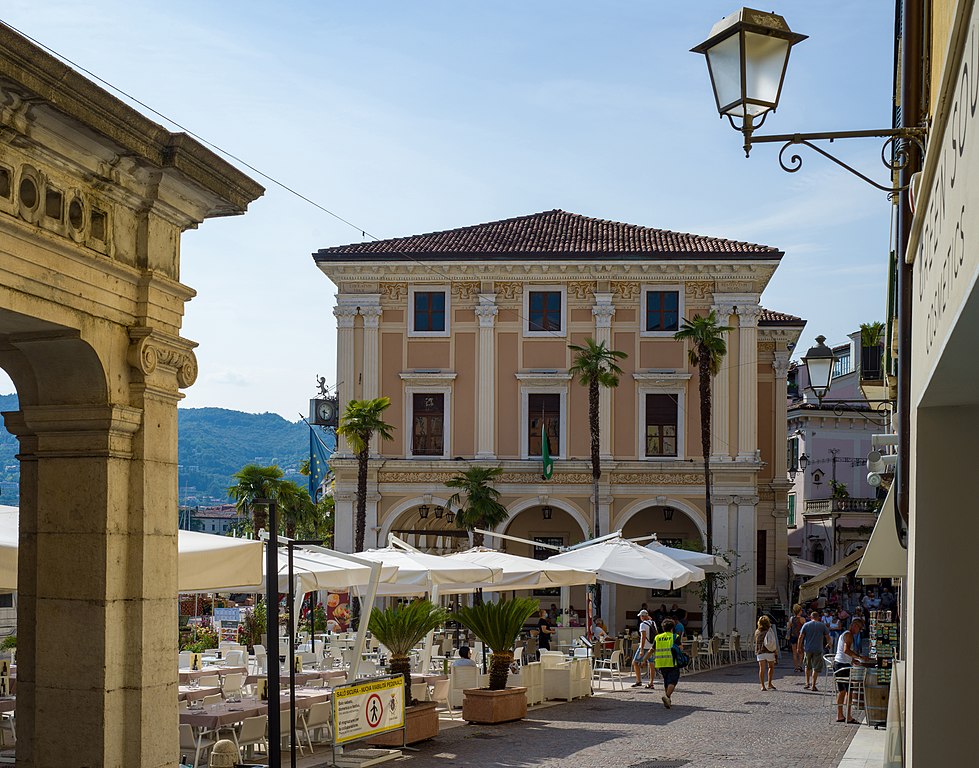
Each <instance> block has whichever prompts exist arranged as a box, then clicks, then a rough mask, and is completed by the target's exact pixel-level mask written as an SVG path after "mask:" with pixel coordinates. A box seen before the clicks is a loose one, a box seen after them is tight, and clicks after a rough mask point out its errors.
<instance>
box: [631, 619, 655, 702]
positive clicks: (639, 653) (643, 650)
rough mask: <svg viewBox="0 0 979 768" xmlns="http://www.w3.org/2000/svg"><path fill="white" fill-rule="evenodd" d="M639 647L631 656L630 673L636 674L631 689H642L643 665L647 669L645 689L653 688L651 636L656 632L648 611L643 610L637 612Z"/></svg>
mask: <svg viewBox="0 0 979 768" xmlns="http://www.w3.org/2000/svg"><path fill="white" fill-rule="evenodd" d="M638 619H639V646H638V647H637V648H636V652H635V654H633V656H632V671H633V672H635V673H636V682H634V683H633V684H632V687H633V688H642V668H643V665H644V664H645V665H646V667H648V668H649V684H648V685H647V686H646V687H647V688H655V687H656V686H655V685H654V681H655V679H656V668H655V666H654V664H653V662H654V659H653V635H654V634H655V632H656V625H654V624H653V620H652V619H651V618H649V611H647V610H646V609H645V608H643V609H642V610H641V611H639V615H638Z"/></svg>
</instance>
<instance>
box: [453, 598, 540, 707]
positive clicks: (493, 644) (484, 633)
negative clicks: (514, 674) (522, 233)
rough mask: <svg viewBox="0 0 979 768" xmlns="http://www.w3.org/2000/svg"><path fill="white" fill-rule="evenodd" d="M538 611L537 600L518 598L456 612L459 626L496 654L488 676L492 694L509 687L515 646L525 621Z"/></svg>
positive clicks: (493, 656) (491, 659)
mask: <svg viewBox="0 0 979 768" xmlns="http://www.w3.org/2000/svg"><path fill="white" fill-rule="evenodd" d="M538 610H540V602H538V601H537V600H534V599H533V598H531V597H518V598H515V599H514V600H501V601H500V602H498V603H485V604H483V605H474V606H472V607H471V608H460V609H459V610H458V611H456V614H455V617H456V619H458V620H459V623H460V624H462V625H464V626H465V627H467V628H468V629H470V630H472V632H473V634H474V635H476V637H478V638H479V639H480V640H482V641H483V642H484V643H485V644H486V645H487V646H488V647H489V649H490V650H491V651H492V652H493V655H492V656H490V673H489V689H490V690H491V691H502V690H503V689H505V688H506V681H507V676H508V675H509V673H510V664H511V663H512V662H513V646H514V644H515V643H516V642H517V637H518V636H519V635H520V632H521V631H523V625H524V622H525V621H527V619H529V618H530V617H531V616H533V615H534V614H535V613H536V612H537V611H538Z"/></svg>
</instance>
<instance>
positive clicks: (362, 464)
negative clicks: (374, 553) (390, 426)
mask: <svg viewBox="0 0 979 768" xmlns="http://www.w3.org/2000/svg"><path fill="white" fill-rule="evenodd" d="M369 458H370V440H369V439H368V440H365V441H364V450H362V451H359V452H358V453H357V519H356V522H355V525H356V528H355V539H354V552H363V551H364V529H365V528H366V527H367V461H368V459H369Z"/></svg>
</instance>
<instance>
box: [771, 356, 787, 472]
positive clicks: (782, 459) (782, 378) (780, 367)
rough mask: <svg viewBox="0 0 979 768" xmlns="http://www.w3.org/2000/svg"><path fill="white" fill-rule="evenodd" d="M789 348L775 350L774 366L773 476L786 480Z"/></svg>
mask: <svg viewBox="0 0 979 768" xmlns="http://www.w3.org/2000/svg"><path fill="white" fill-rule="evenodd" d="M790 357H791V353H790V352H789V350H787V349H777V350H775V357H774V359H773V360H772V368H774V369H775V438H776V439H775V455H774V457H773V462H772V463H773V465H774V466H773V467H772V476H773V477H774V478H775V480H776V481H778V480H784V479H785V477H786V473H787V472H788V458H787V456H786V452H785V451H784V450H782V446H783V445H784V444H785V437H786V435H785V431H786V425H787V424H788V421H787V419H788V392H787V380H788V373H789V358H790Z"/></svg>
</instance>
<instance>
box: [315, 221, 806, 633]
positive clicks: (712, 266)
mask: <svg viewBox="0 0 979 768" xmlns="http://www.w3.org/2000/svg"><path fill="white" fill-rule="evenodd" d="M781 256H782V253H781V252H780V251H778V250H776V249H774V248H769V247H766V246H757V245H751V244H746V243H739V242H735V241H730V240H722V239H717V238H707V237H698V236H693V235H686V234H678V233H673V232H668V231H664V230H656V229H649V228H645V227H639V226H634V225H628V224H620V223H615V222H608V221H600V220H596V219H590V218H586V217H583V216H578V215H575V214H570V213H566V212H564V211H549V212H545V213H540V214H535V215H531V216H525V217H520V218H516V219H509V220H505V221H500V222H493V223H490V224H483V225H478V226H474V227H466V228H463V229H457V230H451V231H447V232H438V233H432V234H427V235H419V236H415V237H406V238H399V239H394V240H385V241H380V242H371V243H361V244H354V245H349V246H340V247H334V248H326V249H323V250H321V251H319V252H318V253H317V254H315V260H316V262H317V264H318V265H319V267H320V269H321V270H322V271H323V272H324V273H325V274H326V275H327V276H328V277H329V278H330V279H331V280H332V281H333V282H334V283H335V284H336V285H337V287H338V295H337V303H336V307H335V309H334V314H335V316H336V318H337V325H338V361H337V362H338V365H337V370H338V375H337V378H338V386H339V397H340V407H341V411H342V409H343V408H344V406H345V404H346V403H347V402H348V401H349V400H351V399H367V398H373V397H379V396H382V395H385V396H388V397H390V398H391V399H392V405H391V407H390V409H389V410H388V411H387V412H386V421H388V422H389V423H390V424H393V425H394V426H395V427H396V430H395V436H394V440H393V441H391V442H383V443H378V444H376V445H375V446H374V448H375V451H374V453H375V455H376V460H374V461H372V462H371V465H370V478H369V487H368V501H367V524H366V539H365V540H366V542H367V546H369V547H370V546H376V545H378V546H383V545H384V544H385V543H386V541H387V536H388V534H391V533H394V534H397V535H399V536H402V537H405V538H407V539H408V540H409V541H410V542H411V543H412V544H415V545H417V546H420V547H421V548H424V549H430V550H434V551H445V550H452V549H462V548H465V547H468V546H469V540H468V536H467V534H466V533H465V532H464V531H460V530H459V529H458V528H457V527H456V526H455V524H454V521H453V520H452V519H451V518H452V513H451V510H448V509H446V506H447V500H448V497H449V495H450V493H449V490H448V489H447V488H446V487H445V481H446V480H448V479H449V478H451V477H452V476H454V475H455V474H457V473H458V472H459V471H460V470H461V469H465V468H466V467H467V466H469V465H470V464H472V463H485V464H488V465H491V466H499V467H501V468H502V469H503V475H502V477H501V479H500V481H499V482H498V484H497V488H498V489H499V490H500V491H501V493H502V494H503V499H502V501H503V503H504V504H505V506H506V507H507V509H508V511H509V513H510V516H509V519H508V520H507V521H506V522H505V523H504V524H503V525H501V526H500V527H499V529H498V530H499V531H500V532H504V533H507V534H510V535H514V536H518V537H521V538H525V539H530V540H536V541H539V542H540V543H541V544H550V545H558V546H562V545H570V544H574V543H577V542H579V541H582V540H584V539H587V538H589V537H590V534H591V532H592V531H593V524H594V519H593V498H592V497H593V493H592V477H591V471H590V468H591V465H590V461H589V456H590V451H589V429H588V398H587V389H586V388H584V387H582V386H579V385H578V384H577V383H576V382H575V381H573V380H572V376H571V374H570V372H569V368H570V366H571V364H572V352H571V351H570V350H569V349H568V344H581V343H583V342H584V340H585V339H586V338H588V337H591V338H594V339H595V340H596V341H599V342H605V343H606V344H607V345H608V347H610V348H612V349H616V350H620V351H623V352H626V353H627V354H628V358H627V359H626V360H624V361H623V362H622V368H623V371H624V373H623V375H622V377H621V381H620V384H619V386H618V387H617V388H615V389H614V390H603V391H602V394H601V404H600V413H601V454H602V457H603V465H602V466H603V475H602V479H601V483H600V485H599V492H598V499H597V518H598V521H597V522H598V530H599V531H600V532H602V533H607V532H610V531H615V530H618V529H621V530H622V531H623V533H624V535H626V536H628V537H638V536H646V535H650V534H654V533H655V534H657V535H658V536H659V537H660V539H661V540H672V541H673V542H674V543H675V542H689V543H693V544H694V545H696V544H698V543H699V544H700V545H701V546H703V541H704V539H703V537H704V532H705V527H706V521H705V512H704V488H703V466H702V464H703V462H702V459H701V455H702V453H701V448H700V405H699V395H698V374H697V370H696V369H695V368H694V367H692V366H691V365H690V364H689V361H688V357H687V353H688V344H687V343H686V342H681V341H676V340H674V338H673V334H674V333H675V331H676V329H677V328H678V327H679V326H680V325H681V324H682V321H683V319H684V318H690V317H693V316H694V315H695V314H700V315H705V314H707V313H708V312H710V311H711V310H713V311H715V312H716V313H717V317H718V321H719V322H720V323H721V324H724V325H727V326H730V327H731V328H732V329H733V330H732V331H731V332H730V333H729V334H727V341H728V355H727V357H726V358H725V360H724V362H723V365H722V369H721V371H720V373H719V374H718V376H717V377H716V378H715V379H714V382H713V392H714V396H713V403H712V409H713V414H714V416H713V431H712V436H711V454H712V466H713V468H714V499H713V507H714V542H715V548H716V549H718V550H720V551H722V552H730V553H733V554H732V559H733V560H735V561H736V565H737V566H738V569H737V570H738V573H737V575H736V577H734V578H732V579H731V580H730V582H729V583H728V585H727V589H728V592H729V595H728V599H729V600H730V601H732V603H735V602H736V603H737V604H738V605H739V608H738V612H737V615H736V616H735V615H732V613H731V612H730V611H724V612H722V614H721V615H720V616H719V626H720V627H721V628H723V627H731V626H739V627H742V628H747V627H751V626H753V624H754V616H755V613H756V605H757V604H761V605H769V604H773V603H779V602H783V601H784V594H783V593H784V585H785V583H786V560H787V551H786V526H785V518H786V514H787V492H788V489H789V483H788V481H787V479H786V466H785V425H786V402H787V400H786V375H787V372H788V365H789V356H790V348H791V347H792V346H793V345H794V344H795V343H796V341H797V339H798V336H799V333H800V331H801V328H802V326H803V325H804V322H803V321H802V320H800V319H799V318H795V317H792V316H790V315H784V314H779V313H775V312H769V311H767V310H764V309H762V308H761V306H760V305H759V297H760V295H761V293H762V291H763V290H764V288H765V286H766V284H767V283H768V281H769V280H770V279H771V276H772V274H773V273H774V271H775V269H776V267H777V266H778V262H779V259H780V258H781ZM542 428H543V429H544V430H546V432H547V435H548V443H549V446H550V454H551V455H552V457H553V458H554V459H555V468H554V474H553V477H552V478H551V479H550V480H548V481H545V480H544V479H543V477H542V474H541V471H542V464H541V452H542ZM331 464H332V467H333V470H334V473H335V476H336V484H335V498H336V510H337V512H336V515H337V517H336V537H337V539H336V540H337V544H338V546H339V547H340V548H341V549H346V550H350V549H352V547H353V542H354V532H353V527H352V520H353V508H354V504H355V491H356V463H355V462H354V460H353V458H352V456H351V454H350V452H349V449H348V448H347V446H345V445H344V443H343V442H342V441H341V443H340V445H339V447H338V451H337V453H336V454H335V456H334V458H333V460H332V462H331ZM495 543H496V544H499V542H495ZM503 546H505V547H506V548H507V549H508V550H509V551H512V552H515V553H517V554H522V555H527V556H534V555H536V556H539V557H543V556H546V554H548V551H547V550H545V549H542V548H537V547H530V546H529V545H522V544H518V543H514V542H507V543H505V544H504V545H503ZM541 598H542V600H545V601H546V600H547V599H548V596H546V595H542V596H541ZM571 602H572V604H573V605H575V604H577V605H578V606H579V607H583V604H584V591H583V589H581V590H579V591H575V592H573V594H572V598H571ZM658 602H667V603H672V602H685V603H686V604H687V605H688V607H689V609H690V610H692V611H694V612H699V599H698V598H697V595H696V589H693V590H691V591H689V592H686V593H684V594H680V595H669V596H666V595H652V594H650V593H649V592H647V591H643V590H639V589H630V588H624V587H623V588H619V589H618V590H617V591H616V590H612V595H611V596H609V597H606V598H605V606H604V607H603V613H605V614H606V619H608V620H610V621H611V622H612V623H613V624H617V625H618V626H620V627H621V626H622V624H623V622H624V621H625V617H626V614H627V612H629V611H634V610H636V609H637V608H638V607H639V606H640V605H641V604H642V603H649V604H658ZM742 631H744V630H742Z"/></svg>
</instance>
